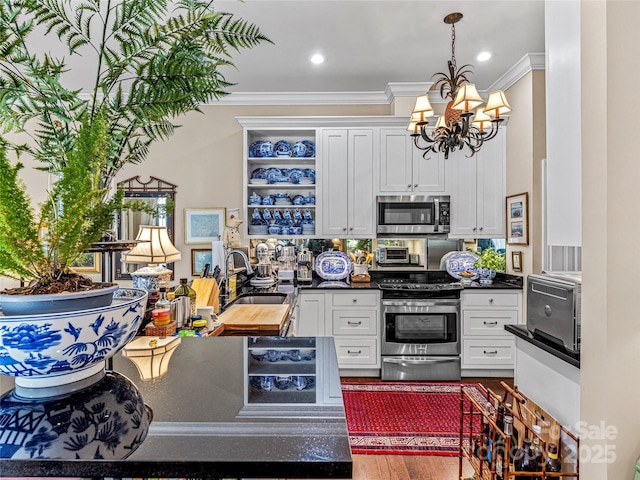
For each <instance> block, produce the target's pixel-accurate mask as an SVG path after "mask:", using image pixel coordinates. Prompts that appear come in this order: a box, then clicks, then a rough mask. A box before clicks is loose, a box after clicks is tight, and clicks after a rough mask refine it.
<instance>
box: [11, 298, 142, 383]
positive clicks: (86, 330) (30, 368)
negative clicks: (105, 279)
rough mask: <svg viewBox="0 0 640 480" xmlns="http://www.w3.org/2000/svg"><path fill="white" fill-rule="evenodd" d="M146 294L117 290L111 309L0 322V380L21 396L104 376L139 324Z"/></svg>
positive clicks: (14, 318)
mask: <svg viewBox="0 0 640 480" xmlns="http://www.w3.org/2000/svg"><path fill="white" fill-rule="evenodd" d="M147 296H148V292H147V291H146V290H141V289H134V288H119V289H118V290H116V291H115V292H114V293H113V302H112V303H111V305H108V306H105V307H99V308H93V309H86V310H78V311H72V312H65V313H48V314H36V315H15V316H0V374H2V375H11V376H14V377H15V384H16V389H17V390H20V389H23V390H24V393H22V394H21V395H22V396H39V394H38V393H37V392H38V389H40V388H44V389H46V388H52V387H57V386H60V385H66V384H69V383H73V382H78V381H80V380H84V379H86V378H88V377H90V376H92V375H96V374H99V373H101V372H102V373H104V370H105V360H107V359H109V358H111V357H112V356H113V355H114V354H115V353H116V352H118V351H119V350H120V349H121V348H122V347H124V346H125V345H126V344H127V343H128V342H129V341H130V340H131V339H132V338H133V337H134V336H135V335H136V332H137V331H138V328H139V327H140V324H141V323H142V320H143V317H144V313H145V308H146V305H147Z"/></svg>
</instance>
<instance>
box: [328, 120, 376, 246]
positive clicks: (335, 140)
mask: <svg viewBox="0 0 640 480" xmlns="http://www.w3.org/2000/svg"><path fill="white" fill-rule="evenodd" d="M320 137H321V142H322V143H321V147H322V150H321V152H322V153H321V155H322V158H321V173H322V175H321V181H320V183H321V185H322V187H321V188H322V195H321V198H322V200H321V202H322V203H321V207H322V227H321V233H322V235H327V236H331V237H345V236H348V237H350V238H351V237H371V236H373V235H374V222H375V218H374V202H373V199H374V193H373V158H374V141H373V138H374V129H372V128H339V129H322V130H321V133H320Z"/></svg>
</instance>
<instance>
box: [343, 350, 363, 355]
mask: <svg viewBox="0 0 640 480" xmlns="http://www.w3.org/2000/svg"><path fill="white" fill-rule="evenodd" d="M347 353H348V354H349V355H360V354H361V353H362V350H358V351H357V352H352V351H351V350H347Z"/></svg>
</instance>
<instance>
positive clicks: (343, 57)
mask: <svg viewBox="0 0 640 480" xmlns="http://www.w3.org/2000/svg"><path fill="white" fill-rule="evenodd" d="M215 5H216V8H217V9H218V10H219V11H227V12H232V13H235V14H237V15H238V16H240V17H242V18H245V19H246V20H249V21H251V22H254V23H256V24H257V25H258V26H259V27H260V29H261V30H262V31H263V33H264V34H266V35H267V36H268V37H269V38H271V40H273V42H274V45H271V44H263V45H260V46H258V47H255V48H254V49H252V50H243V51H242V52H241V53H234V54H233V59H234V63H235V64H236V66H237V70H234V69H231V70H226V71H225V76H226V78H227V80H229V81H232V82H234V83H237V85H234V86H233V87H231V88H230V89H229V91H231V92H236V93H239V92H251V93H265V92H382V91H384V90H385V87H386V86H387V84H389V83H396V82H397V83H405V82H411V83H412V82H430V81H432V75H433V74H434V73H436V72H442V71H445V70H446V68H447V60H448V59H449V58H450V56H451V27H450V26H449V25H447V24H445V23H444V22H443V19H444V17H445V16H446V15H447V14H449V13H451V12H461V13H462V14H463V15H464V18H463V19H462V20H461V21H460V22H459V23H457V24H456V60H457V64H458V66H459V67H460V66H462V65H463V64H466V63H471V64H473V65H474V69H473V74H472V75H471V78H470V81H471V82H474V83H476V85H477V87H478V90H481V91H482V90H487V89H488V88H489V87H490V86H491V85H492V84H493V83H494V82H495V81H496V80H498V79H499V78H500V77H501V76H502V75H504V74H505V73H506V72H507V71H508V70H509V69H510V68H511V67H512V66H514V65H515V64H516V63H517V62H518V61H519V60H520V59H521V58H522V57H523V56H524V55H525V54H527V53H542V52H544V0H509V1H497V0H489V1H487V0H485V1H481V0H467V1H457V0H440V1H433V0H413V1H409V0H244V2H239V1H237V0H216V2H215ZM481 50H489V51H491V52H492V53H493V55H494V56H493V58H492V59H491V60H490V61H488V62H485V63H479V62H477V61H476V60H475V56H476V55H477V54H478V53H479V52H480V51H481ZM315 52H321V53H322V54H324V55H325V56H326V57H327V61H326V63H324V64H322V65H313V64H311V63H310V62H309V57H310V55H311V54H312V53H315Z"/></svg>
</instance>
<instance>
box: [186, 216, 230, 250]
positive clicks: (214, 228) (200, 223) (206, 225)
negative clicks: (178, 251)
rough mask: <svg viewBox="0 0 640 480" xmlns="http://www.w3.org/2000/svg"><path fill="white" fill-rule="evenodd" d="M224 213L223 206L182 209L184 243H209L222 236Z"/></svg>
mask: <svg viewBox="0 0 640 480" xmlns="http://www.w3.org/2000/svg"><path fill="white" fill-rule="evenodd" d="M225 218H226V213H225V209H224V208H202V209H192V208H185V210H184V243H211V242H212V241H213V240H219V239H220V238H222V232H223V231H224V222H225Z"/></svg>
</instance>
